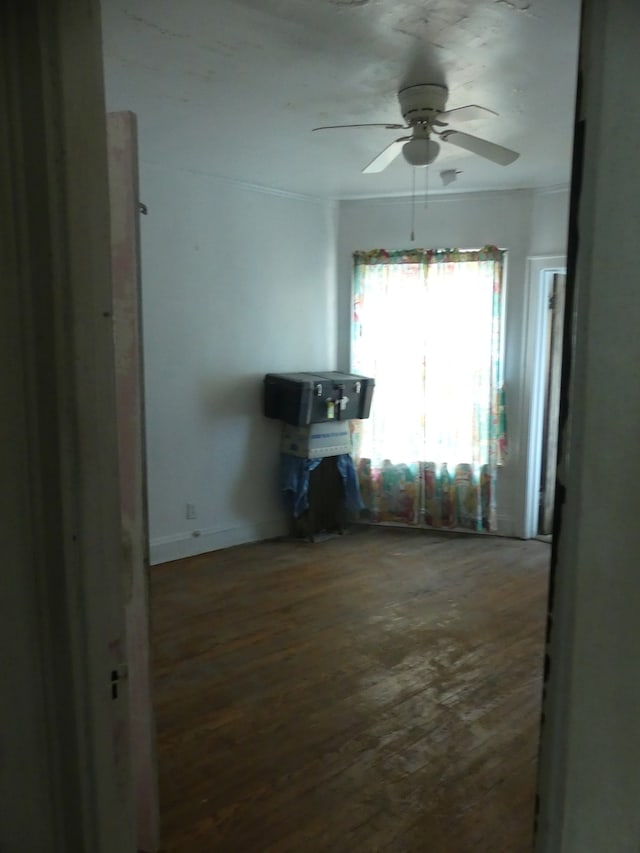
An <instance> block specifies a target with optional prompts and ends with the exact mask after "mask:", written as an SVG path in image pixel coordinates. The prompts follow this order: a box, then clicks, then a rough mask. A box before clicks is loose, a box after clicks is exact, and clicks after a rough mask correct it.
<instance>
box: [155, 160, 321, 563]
mask: <svg viewBox="0 0 640 853" xmlns="http://www.w3.org/2000/svg"><path fill="white" fill-rule="evenodd" d="M140 192H141V200H142V201H143V202H144V203H145V204H146V205H147V207H148V209H149V214H148V216H146V217H142V290H143V324H144V352H145V386H146V387H145V401H146V424H147V458H148V481H149V522H150V540H151V559H152V562H154V563H157V562H161V561H163V560H168V559H175V558H178V557H182V556H187V555H190V554H196V553H202V552H205V551H210V550H213V549H216V548H221V547H226V546H229V545H234V544H237V543H239V542H245V541H251V540H256V539H262V538H267V537H270V536H275V535H278V534H280V533H282V532H284V531H285V529H286V527H285V518H284V516H283V514H282V511H281V508H280V505H279V493H278V489H277V461H278V450H279V424H278V423H277V422H275V421H269V420H267V419H266V418H264V417H263V415H262V410H261V403H262V396H261V395H262V379H263V376H264V374H265V373H268V372H284V371H300V370H314V369H333V368H334V367H335V366H336V286H335V279H336V276H335V241H336V230H335V229H336V218H337V211H336V209H335V207H334V206H332V205H330V204H329V203H327V202H319V201H315V200H310V199H306V198H300V197H294V196H290V195H285V194H283V193H275V192H265V191H262V190H259V189H257V188H252V187H248V186H244V185H240V184H234V183H231V182H225V181H222V180H217V179H214V178H211V177H207V176H205V175H200V174H193V173H189V172H177V171H166V170H164V169H161V168H159V167H157V166H149V165H144V163H143V164H142V168H141V188H140ZM187 502H189V503H194V504H195V505H196V510H197V518H196V519H195V520H192V521H191V520H187V519H186V513H185V508H186V506H185V505H186V503H187Z"/></svg>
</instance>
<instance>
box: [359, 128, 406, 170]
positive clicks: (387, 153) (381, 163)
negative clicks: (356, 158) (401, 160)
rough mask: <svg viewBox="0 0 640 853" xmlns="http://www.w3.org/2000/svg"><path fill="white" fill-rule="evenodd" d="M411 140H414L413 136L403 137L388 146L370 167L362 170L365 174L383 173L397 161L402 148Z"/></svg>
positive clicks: (374, 159)
mask: <svg viewBox="0 0 640 853" xmlns="http://www.w3.org/2000/svg"><path fill="white" fill-rule="evenodd" d="M410 139H412V137H411V136H401V137H400V138H399V139H395V140H394V141H393V142H392V143H391V145H387V147H386V148H385V149H384V150H383V151H381V152H380V153H379V154H377V155H376V156H375V157H374V158H373V160H372V161H371V162H370V163H369V165H368V166H365V167H364V169H363V170H362V171H363V173H364V174H371V173H372V172H382V170H383V169H386V168H387V166H388V165H389V164H390V163H392V162H393V161H394V160H395V159H396V157H397V156H398V154H399V153H400V152H401V151H402V146H403V145H404V144H405V142H408V141H409V140H410Z"/></svg>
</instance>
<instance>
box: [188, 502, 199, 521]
mask: <svg viewBox="0 0 640 853" xmlns="http://www.w3.org/2000/svg"><path fill="white" fill-rule="evenodd" d="M186 515H187V518H197V517H198V516H197V513H196V505H195V504H187V513H186Z"/></svg>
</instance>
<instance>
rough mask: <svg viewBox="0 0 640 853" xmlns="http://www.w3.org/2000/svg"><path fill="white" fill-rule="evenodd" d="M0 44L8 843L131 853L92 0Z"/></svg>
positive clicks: (19, 14) (3, 35)
mask: <svg viewBox="0 0 640 853" xmlns="http://www.w3.org/2000/svg"><path fill="white" fill-rule="evenodd" d="M0 39H1V42H0V45H1V48H2V49H1V50H0V54H1V56H0V74H1V75H2V79H1V80H0V112H1V117H2V122H1V124H0V126H1V127H2V132H1V133H0V160H1V162H2V165H3V169H2V175H0V214H1V215H2V222H3V223H5V224H6V227H5V225H4V224H3V229H2V231H3V233H2V239H3V246H2V248H3V252H2V258H3V271H2V278H3V281H2V287H3V294H2V296H3V305H4V304H5V300H6V304H7V305H9V307H10V308H11V310H12V312H14V313H15V317H16V322H15V323H14V324H13V327H12V328H11V329H10V334H11V340H12V341H13V342H15V343H14V349H15V352H14V355H15V357H14V358H13V359H12V360H11V362H8V361H3V363H2V367H1V368H0V370H2V389H3V396H4V400H3V403H4V404H5V405H6V406H7V407H8V408H6V409H5V411H6V412H11V421H12V426H11V429H12V432H10V434H9V438H10V439H11V441H13V442H15V448H13V447H6V448H3V451H4V452H5V453H7V454H10V453H11V452H12V451H13V452H14V453H17V452H18V448H19V447H20V448H24V451H23V452H22V451H20V452H21V454H22V458H23V460H24V467H23V470H22V471H21V472H20V480H17V479H16V480H15V481H9V482H8V483H4V482H3V484H2V489H3V492H2V494H3V498H4V499H5V502H6V503H7V506H9V505H12V502H16V503H17V502H18V501H19V503H20V506H19V510H20V511H19V513H18V512H16V519H17V523H18V524H19V525H20V528H19V529H18V528H17V527H16V525H14V526H13V527H9V524H10V520H9V521H7V520H6V519H5V516H4V515H3V519H2V523H3V525H5V526H6V529H4V528H3V541H4V542H6V543H7V547H8V548H9V551H10V553H12V554H13V555H14V559H13V560H12V564H11V566H9V567H7V571H8V572H9V577H8V579H7V578H3V580H4V581H6V582H7V583H14V582H15V583H16V584H17V583H20V584H22V585H23V587H24V594H23V595H22V596H21V597H20V598H17V597H16V612H14V613H13V614H12V618H13V620H15V624H18V625H20V626H22V625H24V626H25V631H24V642H23V643H22V645H20V643H21V642H22V641H21V639H20V634H16V632H14V636H12V637H9V636H5V635H4V634H0V636H2V638H3V646H4V648H5V649H10V650H11V654H12V657H13V668H14V673H15V677H16V678H18V679H19V680H20V682H21V683H22V682H24V684H26V685H29V686H30V688H31V691H32V693H33V695H39V696H40V697H41V702H40V703H39V704H38V706H37V707H36V708H32V709H30V710H31V711H32V712H33V715H32V717H29V718H27V717H26V715H21V712H20V706H19V704H18V703H15V702H14V701H13V696H12V697H11V698H12V701H11V702H7V703H3V704H6V705H7V706H8V707H7V708H4V707H3V709H2V723H3V728H2V735H3V742H6V745H5V746H3V751H4V756H3V771H4V772H3V775H2V784H3V786H5V787H3V788H2V789H1V794H2V799H3V806H4V808H3V813H4V814H3V817H2V819H1V821H0V847H2V849H7V850H16V849H25V850H26V849H27V848H29V849H38V850H39V851H40V853H85V851H88V850H91V851H92V853H115V851H118V853H127V851H133V849H134V846H135V845H134V836H133V821H132V809H131V779H130V767H129V763H128V758H129V745H128V695H127V694H128V691H127V689H126V682H124V683H121V684H120V685H119V690H118V691H117V692H118V698H117V701H114V700H113V699H112V684H111V674H112V673H113V672H114V671H115V670H118V669H119V664H121V663H122V662H123V655H124V649H123V645H122V639H123V636H124V613H123V611H122V607H121V605H122V566H121V558H122V549H121V540H120V517H119V488H118V486H119V484H118V475H117V470H118V469H117V465H118V457H117V439H116V412H115V405H114V375H113V374H114V365H113V329H112V305H111V269H110V245H109V196H108V182H107V157H106V132H105V107H104V85H103V69H102V45H101V30H100V7H99V3H98V0H21V2H20V3H6V4H3V5H2V9H1V10H0ZM3 319H4V318H3ZM14 371H19V374H20V381H19V382H18V381H17V380H16V381H15V382H13V383H11V381H10V379H11V376H10V374H11V373H13V372H14ZM5 389H7V390H5ZM3 470H5V469H3ZM14 479H15V478H14ZM5 533H6V539H4V534H5ZM12 573H13V574H12ZM12 578H13V580H12ZM119 613H121V616H122V619H121V622H122V625H121V626H120V624H119V622H120V620H119V617H118V614H119ZM2 627H3V630H5V633H6V632H7V631H8V630H9V629H10V627H11V625H10V624H9V625H7V626H5V625H4V624H3V626H2ZM119 671H120V672H123V671H124V670H122V669H120V670H119ZM11 677H13V675H12V676H11ZM9 686H10V682H9ZM7 694H8V695H11V694H10V691H9V689H8V690H7ZM32 740H34V742H36V743H37V744H38V773H37V785H38V789H39V790H40V791H41V798H42V801H43V802H44V801H46V811H45V812H44V813H42V812H41V811H39V810H38V808H37V806H36V804H35V802H39V801H35V802H34V803H33V804H32V796H33V793H32V792H31V791H29V789H28V787H27V784H33V782H34V780H33V779H32V780H31V783H24V790H23V789H22V788H21V784H22V779H21V778H18V776H17V775H15V776H14V777H13V778H11V777H10V775H9V773H8V771H7V770H6V769H5V764H6V759H7V756H8V755H11V756H12V755H13V754H14V753H16V754H17V753H18V752H19V750H20V748H21V744H29V743H30V742H31V741H32ZM25 754H26V752H25ZM30 772H31V768H26V767H25V769H24V776H25V777H26V776H27V775H28V774H29V773H30ZM22 775H23V774H20V776H22ZM23 799H24V803H23ZM14 800H15V803H14ZM14 806H15V807H14ZM23 806H24V808H26V812H25V810H24V808H23ZM36 826H39V828H38V830H37V831H38V832H39V835H38V836H37V841H36V842H33V843H32V841H33V838H35V837H36V836H35V835H34V833H35V832H36V829H35V828H34V827H36Z"/></svg>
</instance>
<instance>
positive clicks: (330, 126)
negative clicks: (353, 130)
mask: <svg viewBox="0 0 640 853" xmlns="http://www.w3.org/2000/svg"><path fill="white" fill-rule="evenodd" d="M346 127H386V129H387V130H406V129H407V125H405V124H393V123H389V124H379V123H375V124H328V125H326V126H324V127H312V128H311V132H313V131H314V130H340V129H341V128H346Z"/></svg>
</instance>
